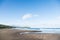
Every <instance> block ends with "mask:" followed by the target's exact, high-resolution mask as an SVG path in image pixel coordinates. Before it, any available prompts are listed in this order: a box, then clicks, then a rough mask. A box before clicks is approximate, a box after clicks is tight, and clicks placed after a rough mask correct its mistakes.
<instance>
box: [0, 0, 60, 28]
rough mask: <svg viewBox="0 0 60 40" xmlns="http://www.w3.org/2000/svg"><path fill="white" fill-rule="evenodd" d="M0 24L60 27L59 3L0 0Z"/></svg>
mask: <svg viewBox="0 0 60 40" xmlns="http://www.w3.org/2000/svg"><path fill="white" fill-rule="evenodd" d="M0 24H6V25H16V26H29V27H39V28H41V27H49V28H50V27H60V1H59V0H0Z"/></svg>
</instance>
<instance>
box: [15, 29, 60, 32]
mask: <svg viewBox="0 0 60 40" xmlns="http://www.w3.org/2000/svg"><path fill="white" fill-rule="evenodd" d="M15 29H18V30H36V31H42V32H40V33H60V28H15Z"/></svg>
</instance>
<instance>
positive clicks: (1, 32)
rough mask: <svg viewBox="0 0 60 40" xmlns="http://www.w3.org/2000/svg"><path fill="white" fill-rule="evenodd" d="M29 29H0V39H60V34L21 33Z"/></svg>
mask: <svg viewBox="0 0 60 40" xmlns="http://www.w3.org/2000/svg"><path fill="white" fill-rule="evenodd" d="M26 31H27V32H31V31H28V30H16V29H0V40H60V34H52V33H40V34H35V33H34V34H20V33H22V32H26Z"/></svg>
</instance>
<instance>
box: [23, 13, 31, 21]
mask: <svg viewBox="0 0 60 40" xmlns="http://www.w3.org/2000/svg"><path fill="white" fill-rule="evenodd" d="M31 17H32V14H25V15H24V16H23V17H22V19H23V20H25V19H28V18H31Z"/></svg>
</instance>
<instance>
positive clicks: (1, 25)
mask: <svg viewBox="0 0 60 40" xmlns="http://www.w3.org/2000/svg"><path fill="white" fill-rule="evenodd" d="M3 28H16V27H14V26H9V25H3V24H0V29H3Z"/></svg>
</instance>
